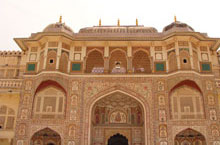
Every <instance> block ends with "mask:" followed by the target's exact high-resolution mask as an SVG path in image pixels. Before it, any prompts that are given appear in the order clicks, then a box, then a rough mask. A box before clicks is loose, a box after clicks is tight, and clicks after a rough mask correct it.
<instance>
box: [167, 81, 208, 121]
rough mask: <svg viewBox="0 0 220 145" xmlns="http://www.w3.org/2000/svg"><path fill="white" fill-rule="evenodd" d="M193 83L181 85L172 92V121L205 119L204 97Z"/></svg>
mask: <svg viewBox="0 0 220 145" xmlns="http://www.w3.org/2000/svg"><path fill="white" fill-rule="evenodd" d="M189 84H191V85H193V84H194V85H196V84H195V83H194V82H193V81H189V82H187V81H185V83H179V84H177V85H176V87H174V89H172V90H171V92H170V101H171V102H170V104H171V106H170V107H171V115H172V119H203V118H204V108H203V97H202V94H201V92H200V90H198V89H197V88H196V87H194V86H190V85H189Z"/></svg>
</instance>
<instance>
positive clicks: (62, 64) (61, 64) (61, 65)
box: [59, 51, 69, 73]
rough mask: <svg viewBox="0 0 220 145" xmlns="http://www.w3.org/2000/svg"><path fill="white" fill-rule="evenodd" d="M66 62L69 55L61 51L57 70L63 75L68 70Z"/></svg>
mask: <svg viewBox="0 0 220 145" xmlns="http://www.w3.org/2000/svg"><path fill="white" fill-rule="evenodd" d="M68 61H69V53H68V52H65V51H62V54H61V57H60V62H59V70H60V71H61V72H63V73H67V69H68Z"/></svg>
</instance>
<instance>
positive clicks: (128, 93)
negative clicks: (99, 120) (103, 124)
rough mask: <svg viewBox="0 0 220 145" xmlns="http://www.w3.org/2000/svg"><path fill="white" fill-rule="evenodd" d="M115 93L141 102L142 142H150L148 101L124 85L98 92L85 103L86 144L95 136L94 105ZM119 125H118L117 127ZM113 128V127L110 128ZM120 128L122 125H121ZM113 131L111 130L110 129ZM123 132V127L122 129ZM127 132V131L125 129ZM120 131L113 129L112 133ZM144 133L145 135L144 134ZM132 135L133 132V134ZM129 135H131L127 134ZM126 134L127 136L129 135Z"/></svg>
mask: <svg viewBox="0 0 220 145" xmlns="http://www.w3.org/2000/svg"><path fill="white" fill-rule="evenodd" d="M114 93H120V94H123V95H126V96H127V97H129V98H132V99H133V100H135V101H136V102H137V103H139V104H140V106H141V107H142V111H143V118H142V119H143V132H142V136H143V141H142V144H146V145H147V144H149V143H150V123H149V120H150V119H149V118H150V114H149V108H148V104H147V102H146V100H145V99H144V98H143V97H142V96H140V95H139V94H137V93H135V92H133V91H130V90H128V89H126V88H123V87H120V86H118V87H113V88H110V89H109V90H105V91H102V92H100V94H97V95H95V96H93V97H92V98H91V99H90V100H88V102H87V103H86V104H85V105H86V109H85V114H84V115H85V119H86V123H85V124H87V125H85V126H84V137H83V138H84V139H85V140H84V141H85V143H84V144H85V145H87V144H88V145H89V144H92V142H91V138H92V137H93V136H94V134H92V133H93V128H92V117H93V110H94V106H95V104H96V102H98V101H99V100H101V99H103V98H105V97H107V96H109V95H111V94H114ZM117 127H118V126H117V125H116V128H117ZM109 129H110V130H111V127H110V128H109ZM119 129H120V127H119ZM110 132H111V131H110ZM122 132H123V129H122ZM124 132H126V131H124ZM117 133H119V132H117V131H116V132H114V131H112V135H114V134H117ZM143 134H144V135H143ZM122 135H124V136H126V133H124V134H123V133H122ZM131 135H132V134H131ZM127 136H129V135H127ZM127 136H126V137H127ZM106 141H107V138H105V144H106V143H107V142H106Z"/></svg>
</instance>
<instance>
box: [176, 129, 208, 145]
mask: <svg viewBox="0 0 220 145" xmlns="http://www.w3.org/2000/svg"><path fill="white" fill-rule="evenodd" d="M174 144H175V145H206V139H205V137H204V135H202V134H201V133H200V132H198V131H195V130H193V129H191V128H188V129H185V130H183V131H181V132H179V133H178V134H177V135H176V136H175V139H174Z"/></svg>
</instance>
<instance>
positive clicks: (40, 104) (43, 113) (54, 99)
mask: <svg viewBox="0 0 220 145" xmlns="http://www.w3.org/2000/svg"><path fill="white" fill-rule="evenodd" d="M41 86H43V87H42V88H41V89H39V91H37V93H36V95H35V98H34V108H33V117H34V118H41V119H63V118H64V115H65V101H66V95H65V92H64V91H63V90H62V89H60V88H59V87H56V86H55V85H48V86H46V85H45V86H44V85H41Z"/></svg>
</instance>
